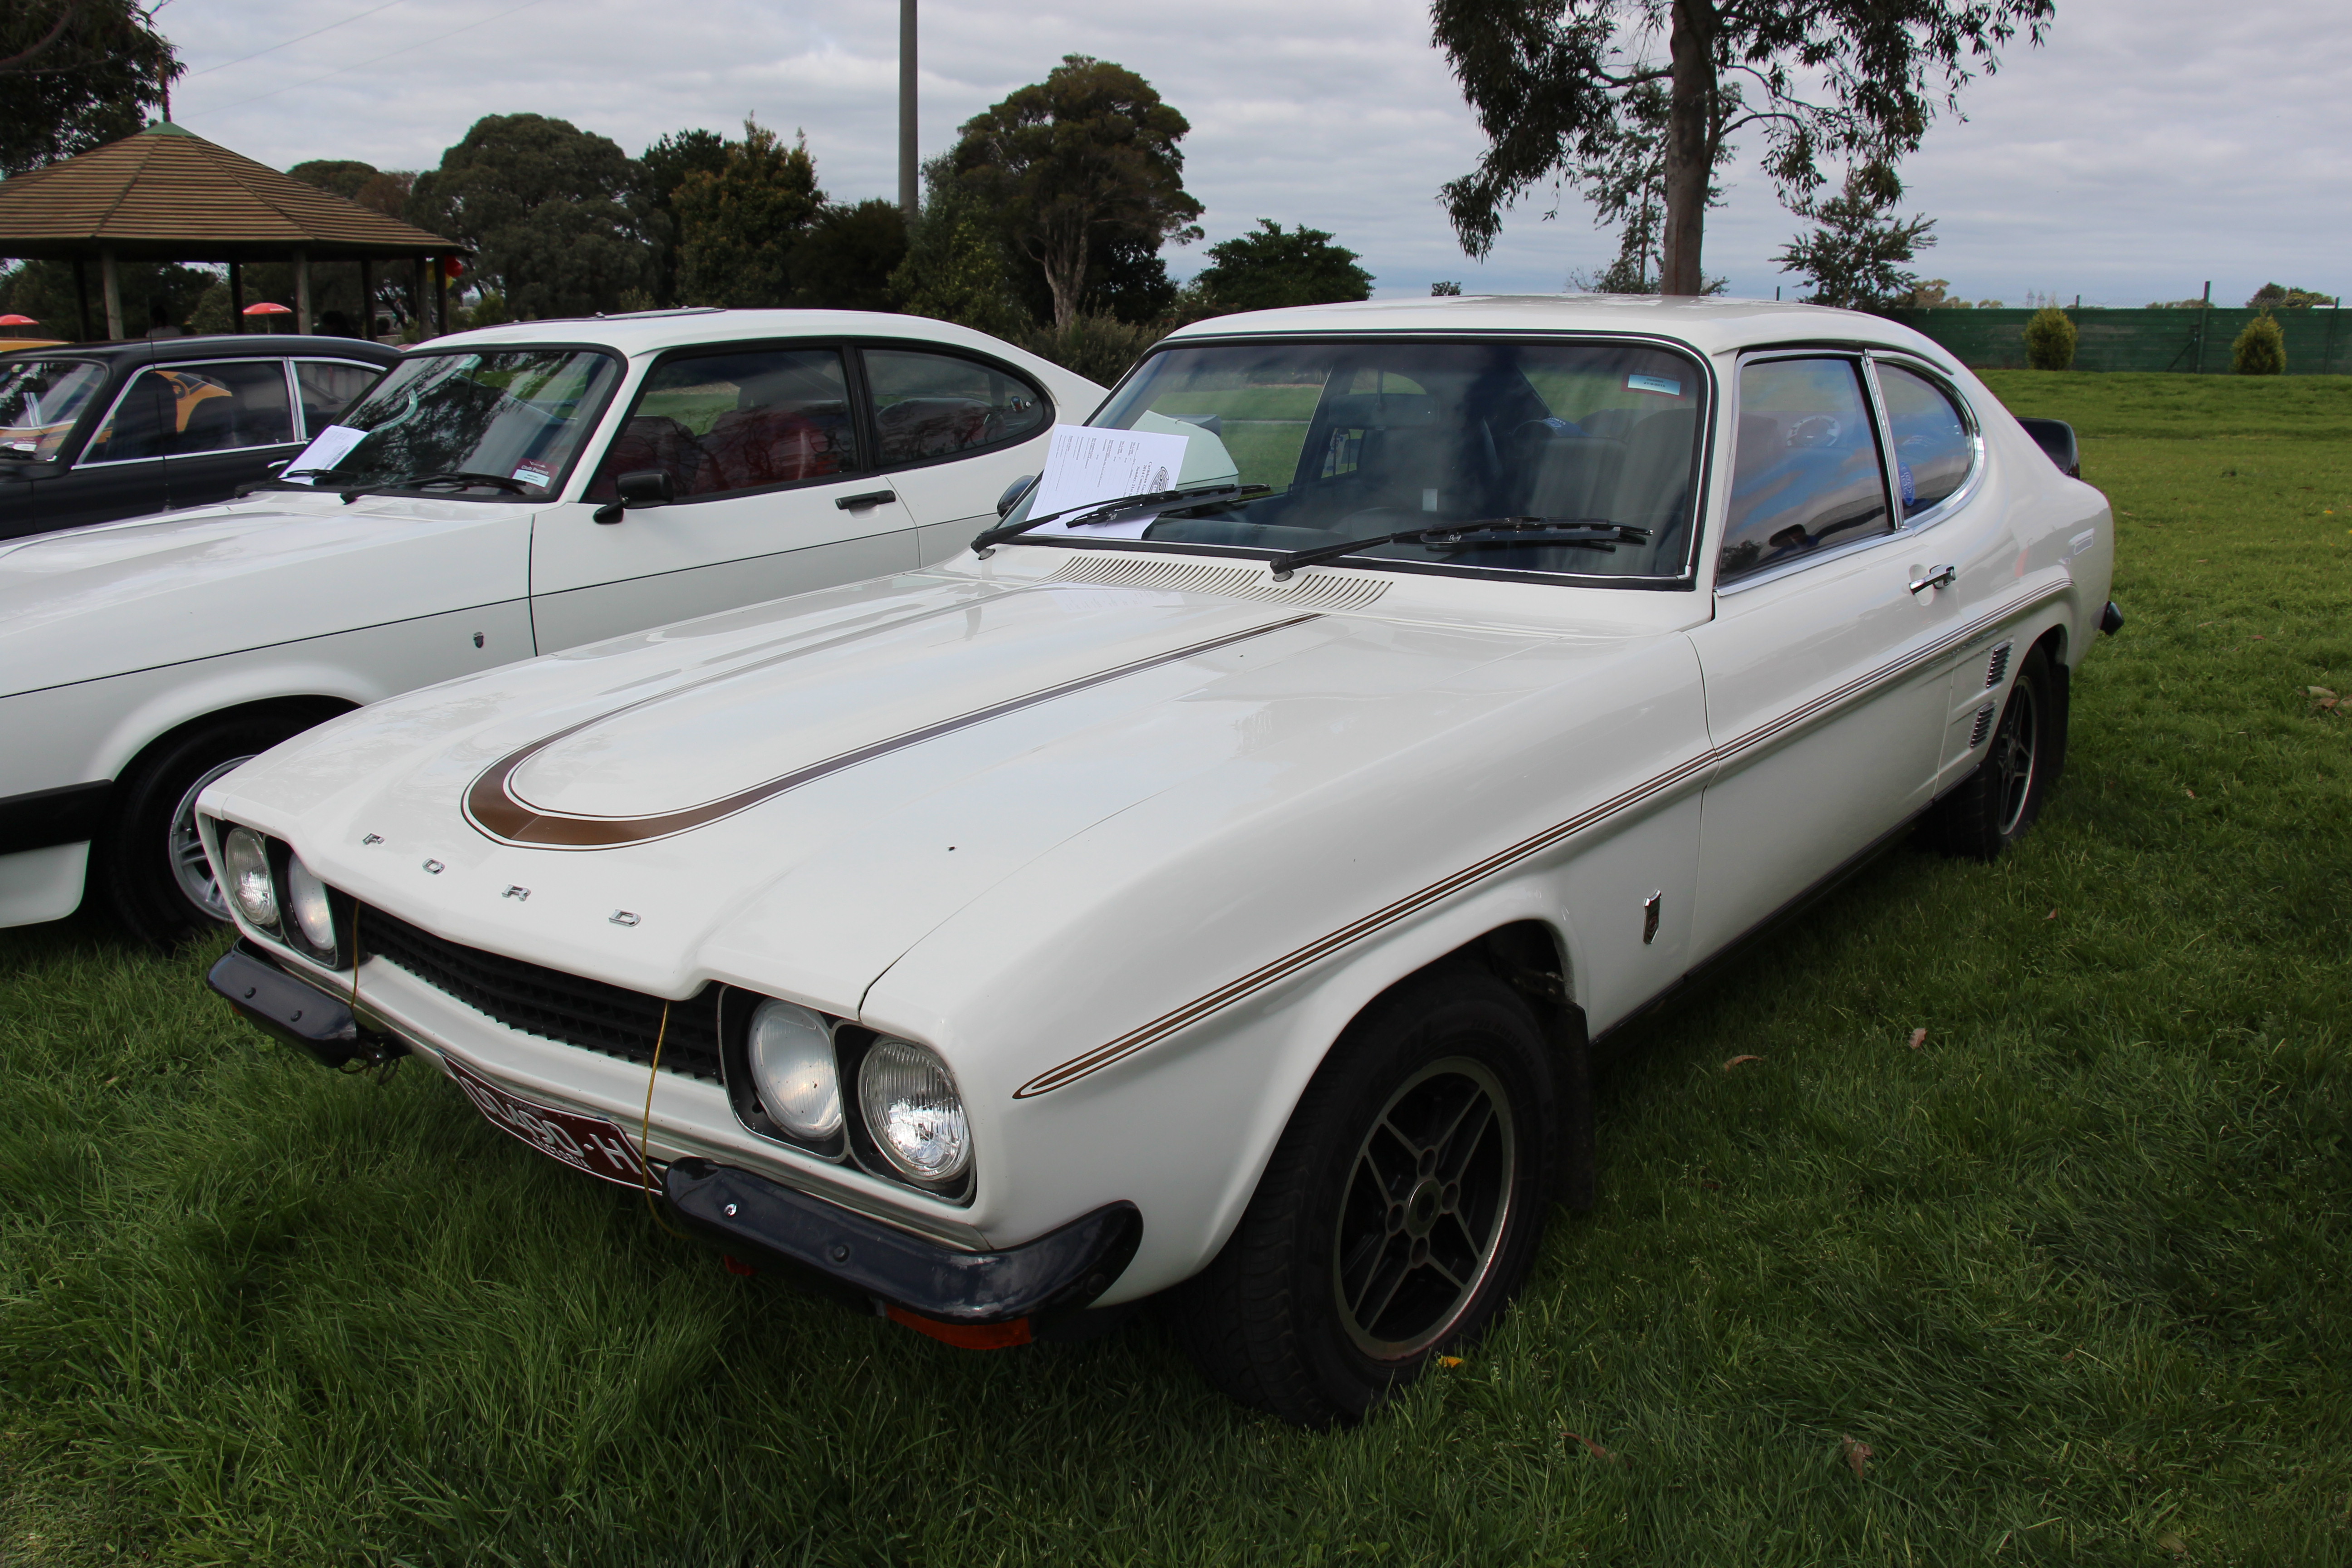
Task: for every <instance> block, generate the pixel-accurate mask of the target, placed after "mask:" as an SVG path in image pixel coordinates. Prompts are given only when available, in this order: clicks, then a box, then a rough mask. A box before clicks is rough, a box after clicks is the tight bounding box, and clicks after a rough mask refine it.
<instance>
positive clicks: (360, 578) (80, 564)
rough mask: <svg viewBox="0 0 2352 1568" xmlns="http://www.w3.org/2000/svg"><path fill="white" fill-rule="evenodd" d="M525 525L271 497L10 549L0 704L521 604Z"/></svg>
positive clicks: (500, 514)
mask: <svg viewBox="0 0 2352 1568" xmlns="http://www.w3.org/2000/svg"><path fill="white" fill-rule="evenodd" d="M530 518H531V513H530V509H529V508H527V507H517V506H509V505H504V504H495V503H478V502H464V501H442V500H430V499H419V498H414V497H404V498H391V497H363V498H362V499H361V500H358V501H356V502H354V503H353V504H352V505H349V506H345V505H343V504H342V503H341V500H339V499H337V498H332V497H329V496H320V497H315V498H313V497H310V496H279V497H275V498H271V499H268V500H263V499H258V498H257V499H255V500H245V501H232V502H229V503H228V504H226V505H223V506H213V507H200V508H196V509H194V510H188V511H180V512H169V513H165V514H163V515H162V516H158V517H150V518H131V519H126V520H124V521H120V522H108V523H100V524H96V525H94V526H92V527H88V528H76V529H68V530H65V531H60V532H57V533H45V534H33V535H30V536H28V537H26V538H24V539H20V540H13V541H10V542H8V543H7V544H5V545H0V696H6V695H10V694H13V693H16V692H19V691H35V690H39V689H43V688H45V687H51V686H60V685H65V684H68V683H70V682H74V681H81V680H94V679H100V678H101V677H104V676H109V675H120V674H122V673H124V672H126V671H128V670H133V669H148V668H155V667H157V666H160V665H168V664H177V663H183V662H185V661H186V660H189V659H194V658H210V657H212V656H214V655H216V654H223V653H233V652H236V651H238V650H240V649H244V648H249V647H264V646H267V645H269V644H274V643H286V642H295V641H299V640H301V639H302V638H305V637H320V636H325V635H328V634H330V633H333V632H342V631H350V630H352V629H354V628H356V627H359V626H374V625H381V624H383V623H385V622H389V621H397V620H404V619H407V618H409V617H412V616H423V615H434V614H438V613H440V612H442V611H446V610H454V609H463V608H466V607H467V606H470V605H478V604H484V603H490V602H495V601H497V600H500V599H510V598H515V597H519V596H520V595H522V594H523V593H524V592H525V590H526V585H527V581H528V572H529V565H530ZM356 557H367V558H368V559H366V560H365V561H364V562H363V563H362V561H360V560H358V559H355V558H356Z"/></svg>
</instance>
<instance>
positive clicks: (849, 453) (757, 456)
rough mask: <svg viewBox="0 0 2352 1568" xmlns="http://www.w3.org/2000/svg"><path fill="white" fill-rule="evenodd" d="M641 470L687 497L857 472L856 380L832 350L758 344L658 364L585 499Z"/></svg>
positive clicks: (606, 496) (609, 494) (602, 496)
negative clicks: (852, 382) (852, 408)
mask: <svg viewBox="0 0 2352 1568" xmlns="http://www.w3.org/2000/svg"><path fill="white" fill-rule="evenodd" d="M641 468H659V469H661V470H663V471H664V472H666V473H667V474H668V475H669V477H670V483H671V484H672V486H674V487H675V489H676V491H677V496H678V498H679V499H680V500H685V499H686V498H688V497H690V496H719V495H730V494H732V493H734V492H736V491H739V490H752V489H766V488H768V487H770V486H774V485H788V484H795V483H798V482H800V481H802V480H803V479H826V478H829V477H831V476H833V475H835V474H844V473H854V472H856V468H857V444H856V436H855V433H854V431H853V429H852V426H851V421H850V416H849V378H848V376H847V374H845V372H844V370H843V369H842V363H841V355H840V353H838V352H837V351H835V350H833V349H751V350H745V351H743V352H740V353H719V354H698V355H695V356H694V357H693V358H691V359H674V360H669V361H667V362H665V363H661V364H658V365H656V366H655V367H654V370H653V374H650V375H648V376H647V377H646V384H645V386H644V387H643V389H641V390H640V391H639V392H638V394H637V404H636V406H635V408H632V409H631V410H630V411H629V417H628V420H627V422H626V423H625V424H624V425H623V426H621V433H620V434H619V435H618V436H616V437H614V438H613V444H612V446H611V447H608V448H607V449H606V450H605V453H604V461H603V462H602V463H600V464H598V465H597V468H596V477H595V479H593V480H592V481H591V482H590V484H589V486H588V492H587V493H588V499H589V500H612V499H613V498H614V497H615V496H617V495H618V494H619V493H620V491H619V489H617V487H616V486H615V484H614V480H615V479H617V478H618V477H619V476H620V475H622V474H626V473H631V472H634V471H635V470H638V469H641Z"/></svg>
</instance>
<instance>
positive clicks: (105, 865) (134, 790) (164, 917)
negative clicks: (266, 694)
mask: <svg viewBox="0 0 2352 1568" xmlns="http://www.w3.org/2000/svg"><path fill="white" fill-rule="evenodd" d="M321 717H323V715H320V714H312V713H295V712H287V711H277V712H266V713H256V714H247V715H245V716H242V717H236V718H229V719H222V720H217V721H212V722H210V723H205V724H199V725H195V726H193V727H191V728H190V729H188V730H186V731H183V732H182V733H180V734H178V735H175V736H172V737H170V738H168V739H166V740H165V741H164V742H163V743H162V744H161V745H159V746H157V747H156V748H155V749H154V750H153V751H152V752H150V753H149V754H148V755H146V756H144V757H142V758H141V759H140V760H139V762H138V763H137V764H136V765H134V766H133V767H132V769H131V772H130V773H127V774H125V775H124V777H123V779H122V782H121V784H118V785H117V786H116V790H115V796H114V806H113V810H112V811H111V812H110V814H109V820H108V823H107V827H106V831H105V832H104V834H103V835H102V836H101V837H100V839H99V841H98V843H97V844H96V845H95V846H93V856H94V863H93V864H92V866H91V868H90V869H91V887H92V889H93V890H94V891H95V892H96V893H97V895H98V897H99V900H100V903H102V904H103V905H104V907H105V909H106V911H107V912H108V913H109V914H110V915H112V916H113V917H114V919H115V921H116V922H117V923H118V924H120V925H121V927H122V928H123V930H125V931H128V932H130V933H131V935H132V936H134V937H137V938H138V939H139V940H140V941H142V942H150V943H152V944H153V945H155V946H157V947H164V948H168V947H171V946H173V945H174V944H176V943H178V942H183V941H184V940H185V939H186V938H187V937H188V935H189V934H190V933H191V932H194V931H206V930H214V929H217V928H219V927H221V926H225V925H226V924H228V923H229V916H228V904H227V901H226V900H225V899H224V898H223V897H222V895H221V890H220V886H219V884H218V883H217V882H215V880H214V879H213V874H212V868H211V866H210V865H209V864H208V863H207V862H206V861H205V852H204V845H203V843H202V841H201V840H200V839H198V838H197V837H196V816H195V809H196V797H197V796H198V795H202V794H203V793H204V791H205V786H206V785H208V784H211V783H212V782H213V781H214V780H215V779H217V778H219V777H221V776H222V775H224V774H226V773H228V772H229V771H230V770H232V769H234V768H236V766H237V765H239V764H240V763H246V762H249V761H251V760H252V759H253V758H255V757H257V756H259V755H260V754H261V753H262V752H266V751H268V749H269V748H270V747H272V746H274V745H276V744H278V742H280V741H283V740H285V739H287V738H288V737H289V736H292V735H298V734H299V733H301V732H302V731H304V730H307V729H309V728H310V726H311V725H312V724H315V723H317V722H318V721H319V720H320V718H321Z"/></svg>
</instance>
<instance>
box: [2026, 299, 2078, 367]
mask: <svg viewBox="0 0 2352 1568" xmlns="http://www.w3.org/2000/svg"><path fill="white" fill-rule="evenodd" d="M2025 363H2027V364H2030V365H2032V367H2033V368H2034V369H2036V370H2071V369H2073V368H2074V321H2073V320H2072V319H2071V318H2069V317H2068V316H2067V314H2066V312H2065V311H2063V310H2060V309H2059V308H2058V307H2057V306H2055V305H2044V306H2042V309H2040V310H2036V311H2034V312H2033V320H2032V321H2028V322H2026V323H2025Z"/></svg>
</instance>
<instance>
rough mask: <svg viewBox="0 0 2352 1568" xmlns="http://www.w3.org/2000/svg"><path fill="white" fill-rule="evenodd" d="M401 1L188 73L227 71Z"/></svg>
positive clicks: (397, 0) (392, 0)
mask: <svg viewBox="0 0 2352 1568" xmlns="http://www.w3.org/2000/svg"><path fill="white" fill-rule="evenodd" d="M401 3H402V0H383V5H371V6H369V7H368V8H367V9H366V10H364V11H359V12H354V13H353V14H352V15H351V16H346V17H344V18H343V19H342V20H341V21H340V22H330V23H328V24H327V25H326V26H323V27H313V28H311V29H310V31H309V32H307V33H304V34H302V35H301V37H293V38H289V39H287V40H286V41H285V42H284V43H282V44H272V45H270V46H269V47H268V48H266V49H256V50H254V51H253V53H251V54H249V55H240V56H238V57H237V58H236V59H233V60H223V61H222V62H221V63H220V64H218V65H216V66H206V67H205V68H204V69H202V70H200V71H190V72H189V73H188V75H190V76H210V75H212V73H213V72H215V71H225V70H226V69H228V68H229V67H231V66H241V65H243V64H244V63H245V62H246V61H247V60H257V59H259V58H261V57H262V56H264V55H274V54H276V53H277V52H278V50H280V49H283V48H289V47H292V46H294V45H296V44H299V43H300V42H302V40H303V39H304V38H315V37H318V36H319V35H320V34H321V33H331V32H333V31H334V30H335V29H336V28H338V27H342V26H349V25H350V24H352V23H353V22H356V21H358V20H359V19H360V18H361V17H362V16H374V15H375V14H376V13H377V12H378V11H389V10H391V9H392V8H393V7H394V5H400V4H401ZM156 9H157V10H159V11H160V10H162V9H163V7H162V6H161V5H159V6H157V7H156Z"/></svg>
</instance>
